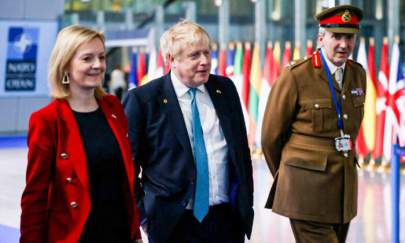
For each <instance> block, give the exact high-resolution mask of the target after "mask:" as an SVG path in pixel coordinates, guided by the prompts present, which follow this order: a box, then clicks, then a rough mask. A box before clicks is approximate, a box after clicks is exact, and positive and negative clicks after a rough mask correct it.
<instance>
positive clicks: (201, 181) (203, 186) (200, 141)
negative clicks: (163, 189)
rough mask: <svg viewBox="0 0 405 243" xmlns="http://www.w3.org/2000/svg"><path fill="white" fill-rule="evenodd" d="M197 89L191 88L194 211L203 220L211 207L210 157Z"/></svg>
mask: <svg viewBox="0 0 405 243" xmlns="http://www.w3.org/2000/svg"><path fill="white" fill-rule="evenodd" d="M196 91H197V89H196V88H191V89H190V92H189V93H190V96H191V113H192V121H191V124H192V128H193V135H194V139H193V147H194V159H195V163H196V168H197V182H196V186H195V195H194V207H193V213H194V216H195V218H196V219H197V220H198V221H199V222H202V221H203V219H204V217H205V215H207V213H208V208H209V182H208V159H207V151H206V149H205V143H204V136H203V131H202V127H201V121H200V115H199V113H198V109H197V102H196V98H195V94H196Z"/></svg>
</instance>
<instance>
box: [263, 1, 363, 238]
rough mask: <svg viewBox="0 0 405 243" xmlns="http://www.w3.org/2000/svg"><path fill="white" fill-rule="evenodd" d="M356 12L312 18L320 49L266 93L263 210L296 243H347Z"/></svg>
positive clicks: (357, 119)
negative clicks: (285, 226) (286, 226)
mask: <svg viewBox="0 0 405 243" xmlns="http://www.w3.org/2000/svg"><path fill="white" fill-rule="evenodd" d="M361 18H362V11H361V10H360V9H358V8H357V7H354V6H351V5H341V6H336V7H332V8H329V9H326V10H324V11H322V12H321V13H319V14H317V15H316V19H317V20H318V21H319V27H320V30H319V35H318V45H319V47H320V48H319V49H318V50H317V51H315V52H314V53H313V54H312V56H310V57H307V58H306V59H303V60H301V61H298V62H296V63H295V64H292V65H290V66H289V67H287V68H285V69H284V70H283V72H282V73H281V76H280V78H279V79H278V80H277V81H276V83H275V85H274V86H273V88H272V91H271V93H270V96H269V99H268V102H267V107H266V112H265V117H264V121H263V128H262V148H263V152H264V155H265V158H266V162H267V164H268V166H269V168H270V171H271V173H272V175H273V177H274V182H273V185H272V188H271V191H270V195H269V197H268V200H267V203H266V207H267V208H271V209H272V210H273V212H275V213H277V214H280V215H283V216H286V217H288V218H290V222H291V227H292V230H293V233H294V237H295V239H296V242H299V243H301V242H311V243H313V242H328V243H330V242H332V243H334V242H345V239H346V236H347V232H348V229H349V223H350V220H351V219H353V218H354V217H355V216H356V213H357V169H356V165H357V160H356V157H355V156H356V152H355V150H354V147H353V146H352V145H353V144H354V141H355V140H356V136H357V133H358V130H359V127H360V124H361V120H362V118H363V112H364V99H365V89H366V74H365V71H364V69H363V68H362V66H361V65H360V64H358V63H356V62H354V61H352V60H349V59H348V58H349V56H350V55H351V53H352V51H353V48H354V46H355V42H356V34H357V33H358V32H359V22H360V20H361Z"/></svg>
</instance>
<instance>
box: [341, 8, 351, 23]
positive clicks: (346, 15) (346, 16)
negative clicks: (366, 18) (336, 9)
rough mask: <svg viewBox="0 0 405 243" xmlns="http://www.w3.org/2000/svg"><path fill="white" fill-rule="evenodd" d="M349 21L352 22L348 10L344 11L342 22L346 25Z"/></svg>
mask: <svg viewBox="0 0 405 243" xmlns="http://www.w3.org/2000/svg"><path fill="white" fill-rule="evenodd" d="M350 20H352V15H351V14H350V12H349V10H345V12H344V13H343V15H342V21H343V22H345V23H347V22H350Z"/></svg>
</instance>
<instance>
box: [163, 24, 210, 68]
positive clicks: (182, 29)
mask: <svg viewBox="0 0 405 243" xmlns="http://www.w3.org/2000/svg"><path fill="white" fill-rule="evenodd" d="M210 42H211V40H210V37H209V35H208V33H207V32H206V31H205V30H204V29H203V28H202V27H201V26H200V25H198V24H196V23H194V22H191V21H189V20H186V19H183V20H181V21H180V22H178V23H177V24H175V25H173V26H172V27H171V28H170V29H168V30H166V31H165V32H164V33H163V35H162V37H160V49H161V51H162V56H163V58H164V61H165V62H167V61H168V60H167V58H168V57H169V56H171V57H176V56H177V55H179V54H180V53H181V51H182V50H184V49H186V48H187V47H189V46H192V45H195V44H197V43H203V44H204V45H207V46H208V47H209V46H210Z"/></svg>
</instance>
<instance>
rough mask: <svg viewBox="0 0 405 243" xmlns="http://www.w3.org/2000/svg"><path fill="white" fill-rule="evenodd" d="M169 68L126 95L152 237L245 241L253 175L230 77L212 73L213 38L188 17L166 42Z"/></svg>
mask: <svg viewBox="0 0 405 243" xmlns="http://www.w3.org/2000/svg"><path fill="white" fill-rule="evenodd" d="M160 45H161V49H162V52H163V56H164V58H165V60H166V61H167V62H169V64H170V67H171V71H170V73H169V74H167V75H165V76H163V77H161V78H158V79H156V80H153V81H151V82H150V83H148V84H146V85H144V86H141V87H139V88H136V89H134V90H131V91H129V93H128V95H127V97H126V98H125V99H124V106H125V111H126V114H127V116H128V122H129V136H130V140H131V146H132V152H133V154H134V161H135V164H136V168H137V169H138V171H137V172H140V173H141V176H140V179H138V180H137V184H136V187H137V188H138V190H139V191H138V193H137V195H138V198H137V200H138V205H139V208H140V211H141V218H142V225H143V226H144V227H143V228H144V230H145V231H146V232H147V234H148V238H149V242H151V243H157V242H158V243H163V242H176V243H182V242H184V243H188V242H199V243H203V242H210V243H211V242H218V243H219V242H220V243H226V242H229V243H231V242H232V243H233V242H235V243H236V242H244V238H245V235H246V236H247V237H250V233H251V229H252V222H253V208H252V204H253V180H252V164H251V158H250V151H249V147H248V143H247V136H246V130H245V124H244V120H243V114H242V109H241V105H240V102H239V98H238V94H237V91H236V88H235V86H234V85H233V83H232V81H231V80H229V79H227V78H225V77H220V76H216V75H210V69H211V55H210V39H209V36H208V34H207V33H206V32H205V30H204V29H203V28H202V27H200V26H199V25H197V24H195V23H192V22H190V21H187V20H183V21H181V22H179V23H177V24H176V25H174V26H173V27H171V28H170V29H169V30H167V31H166V32H165V33H164V34H163V36H162V37H161V40H160Z"/></svg>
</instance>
